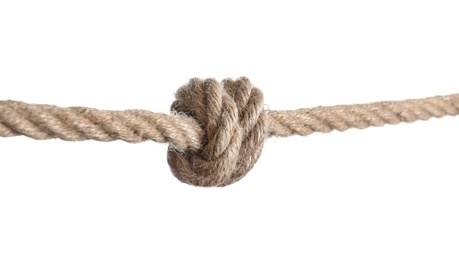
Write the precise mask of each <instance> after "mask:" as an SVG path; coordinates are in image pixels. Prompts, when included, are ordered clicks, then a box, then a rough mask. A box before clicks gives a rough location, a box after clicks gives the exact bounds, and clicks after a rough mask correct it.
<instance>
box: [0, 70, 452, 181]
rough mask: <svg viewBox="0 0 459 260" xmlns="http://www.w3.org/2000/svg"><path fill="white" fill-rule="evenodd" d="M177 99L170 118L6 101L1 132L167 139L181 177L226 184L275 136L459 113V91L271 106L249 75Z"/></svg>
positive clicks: (193, 83)
mask: <svg viewBox="0 0 459 260" xmlns="http://www.w3.org/2000/svg"><path fill="white" fill-rule="evenodd" d="M176 98H177V100H176V101H175V102H174V103H173V104H172V107H171V115H166V114H162V113H154V112H150V111H146V110H139V109H136V110H124V111H110V110H97V109H94V108H86V107H66V108H64V107H58V106H53V105H40V104H27V103H24V102H20V101H12V100H6V101H0V136H1V137H11V136H18V135H25V136H28V137H31V138H34V139H50V138H59V139H62V140H67V141H81V140H88V139H93V140H97V141H113V140H124V141H126V142H131V143H137V142H142V141H146V140H153V141H155V142H160V143H169V144H170V146H169V150H168V163H169V165H170V168H171V170H172V173H173V174H174V175H175V176H176V177H177V178H178V179H179V180H181V181H182V182H186V183H189V184H193V185H197V186H226V185H229V184H231V183H234V182H236V181H238V180H239V179H241V178H243V177H244V176H245V175H246V174H247V172H248V171H250V170H251V169H252V167H253V166H254V165H255V163H256V161H257V160H258V158H259V157H260V155H261V150H262V148H263V143H264V141H265V139H266V138H268V137H271V136H281V137H287V136H291V135H301V136H306V135H309V134H312V133H314V132H322V133H328V132H331V131H333V130H338V131H345V130H347V129H350V128H357V129H364V128H368V127H370V126H383V125H385V124H399V123H401V122H407V123H409V122H414V121H417V120H427V119H429V118H432V117H443V116H446V115H450V116H455V115H458V114H459V94H452V95H447V96H435V97H428V98H422V99H408V100H402V101H385V102H374V103H368V104H355V105H337V106H328V107H322V106H319V107H314V108H301V109H297V110H284V111H277V110H268V111H265V110H264V101H263V93H262V92H261V91H260V90H259V89H258V88H256V87H255V86H253V85H252V83H251V82H250V81H249V80H248V79H247V78H245V77H242V78H239V79H237V80H235V81H234V80H231V79H225V80H224V81H223V82H221V83H219V82H217V81H216V80H215V79H205V80H201V79H197V78H194V79H191V80H190V81H189V83H188V84H186V85H184V86H183V87H181V88H180V89H179V90H178V91H177V94H176Z"/></svg>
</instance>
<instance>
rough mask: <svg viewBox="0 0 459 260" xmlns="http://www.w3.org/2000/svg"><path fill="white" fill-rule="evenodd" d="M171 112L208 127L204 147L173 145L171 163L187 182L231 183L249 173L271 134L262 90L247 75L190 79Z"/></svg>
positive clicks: (204, 184) (195, 183)
mask: <svg viewBox="0 0 459 260" xmlns="http://www.w3.org/2000/svg"><path fill="white" fill-rule="evenodd" d="M171 112H172V113H178V114H182V115H186V116H189V117H192V118H194V119H195V120H196V121H197V122H198V123H199V125H200V126H201V128H202V129H203V131H204V137H203V138H202V144H201V148H200V149H199V150H191V149H189V150H186V151H179V150H177V149H175V148H174V147H173V146H169V150H168V156H167V157H168V160H167V161H168V163H169V166H170V168H171V170H172V173H173V174H174V175H175V176H176V177H177V178H178V179H179V180H180V181H182V182H185V183H188V184H192V185H196V186H207V187H209V186H226V185H229V184H231V183H234V182H236V181H238V180H240V179H241V178H242V177H244V176H245V175H246V174H247V172H248V171H250V170H251V169H252V167H253V166H254V165H255V163H256V162H257V160H258V158H259V157H260V155H261V150H262V148H263V144H264V141H265V139H266V129H267V116H266V113H265V111H264V103H263V93H262V92H261V91H260V90H259V89H258V88H256V87H254V86H253V85H252V83H250V81H249V79H247V78H245V77H242V78H239V79H237V80H236V81H233V80H231V79H225V80H223V82H222V83H221V84H220V83H218V82H217V81H216V80H215V79H205V80H201V79H197V78H194V79H191V80H190V81H189V83H188V84H187V85H185V86H183V87H181V88H180V89H179V90H178V91H177V93H176V101H174V103H173V104H172V106H171Z"/></svg>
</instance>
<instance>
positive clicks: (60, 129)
mask: <svg viewBox="0 0 459 260" xmlns="http://www.w3.org/2000/svg"><path fill="white" fill-rule="evenodd" d="M18 135H25V136H28V137H30V138H33V139H37V140H43V139H51V138H59V139H62V140H66V141H82V140H89V139H92V140H97V141H105V142H106V141H114V140H123V141H126V142H130V143H138V142H143V141H146V140H152V141H155V142H159V143H170V144H171V145H173V146H174V147H176V148H177V149H178V150H186V149H192V150H198V149H200V147H201V140H202V137H203V135H204V133H203V130H202V129H201V127H200V126H199V124H198V123H197V122H196V121H195V120H193V119H192V118H189V117H186V116H181V115H166V114H162V113H154V112H150V111H146V110H138V109H136V110H124V111H109V110H98V109H94V108H86V107H58V106H53V105H41V104H28V103H24V102H20V101H12V100H6V101H0V136H2V137H11V136H18Z"/></svg>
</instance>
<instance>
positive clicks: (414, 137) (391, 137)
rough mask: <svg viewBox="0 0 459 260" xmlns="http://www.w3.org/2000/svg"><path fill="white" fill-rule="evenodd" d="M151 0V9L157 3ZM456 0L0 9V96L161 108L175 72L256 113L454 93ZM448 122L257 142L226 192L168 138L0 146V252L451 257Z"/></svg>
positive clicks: (453, 176) (2, 4) (181, 80)
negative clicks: (241, 85)
mask: <svg viewBox="0 0 459 260" xmlns="http://www.w3.org/2000/svg"><path fill="white" fill-rule="evenodd" d="M163 2H166V1H163ZM458 14H459V4H458V3H457V1H401V0H397V1H279V2H273V1H251V2H250V1H234V0H233V1H227V2H218V1H167V4H165V3H159V1H158V2H153V1H95V0H91V1H6V0H4V1H0V99H13V100H22V101H26V102H30V103H49V104H56V105H60V106H73V105H78V106H90V107H95V108H100V109H128V108H140V109H147V110H152V111H156V112H165V113H167V112H168V109H169V106H170V104H171V103H172V101H173V93H174V91H175V90H176V89H178V88H179V87H180V86H182V85H183V84H185V83H186V82H187V81H188V79H189V78H191V77H202V78H205V77H214V78H216V79H218V80H222V79H224V78H226V77H232V78H237V77H239V76H247V77H249V78H250V79H251V81H252V82H253V83H254V84H255V85H257V86H258V87H259V88H260V89H262V91H263V92H264V94H265V102H266V104H267V107H269V108H271V109H294V108H300V107H313V106H318V105H335V104H347V103H364V102H372V101H380V100H396V99H405V98H421V97H426V96H432V95H444V94H450V93H455V92H456V93H457V92H459V77H458V71H459V33H458V32H459V15H458ZM458 133H459V124H458V119H457V118H452V117H447V118H443V119H440V120H438V119H433V120H430V121H427V122H417V123H413V124H402V125H398V126H387V127H382V128H371V129H366V130H350V131H347V132H343V133H340V132H333V133H329V134H313V135H311V136H309V137H291V138H279V139H271V140H269V141H267V143H266V145H265V149H264V151H263V154H262V157H261V159H260V160H259V162H258V164H257V165H256V166H255V168H254V169H253V170H252V171H251V172H250V173H249V174H248V176H247V177H246V178H244V179H243V180H242V181H240V182H239V183H237V184H234V185H232V186H229V187H225V188H211V189H205V188H196V187H192V186H188V185H185V184H182V183H180V182H179V181H177V180H176V179H175V178H174V177H173V176H172V174H171V173H170V171H169V168H168V165H167V162H166V150H167V145H164V144H157V143H153V142H145V143H142V144H128V143H125V142H122V141H116V142H111V143H98V142H95V141H85V142H74V143H72V142H64V141H59V140H48V141H35V140H32V139H28V138H25V137H15V138H2V139H0V147H1V149H0V259H5V260H8V259H266V258H267V257H269V258H272V259H458V258H459V222H458V219H459V188H458V187H459V169H458V164H457V162H458V157H457V155H458V147H459V137H458Z"/></svg>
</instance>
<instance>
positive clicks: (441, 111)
mask: <svg viewBox="0 0 459 260" xmlns="http://www.w3.org/2000/svg"><path fill="white" fill-rule="evenodd" d="M267 113H268V115H269V128H268V133H269V135H270V136H282V137H287V136H291V135H301V136H306V135H310V134H312V133H314V132H322V133H328V132H331V131H332V130H338V131H345V130H347V129H350V128H357V129H364V128H368V127H370V126H383V125H385V124H392V125H395V124H399V123H401V122H406V123H411V122H414V121H417V120H427V119H429V118H432V117H437V118H439V117H443V116H446V115H450V116H455V115H458V114H459V94H452V95H447V96H435V97H428V98H422V99H407V100H402V101H384V102H374V103H368V104H356V105H337V106H329V107H322V106H320V107H314V108H301V109H297V110H285V111H277V110H269V111H267Z"/></svg>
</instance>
